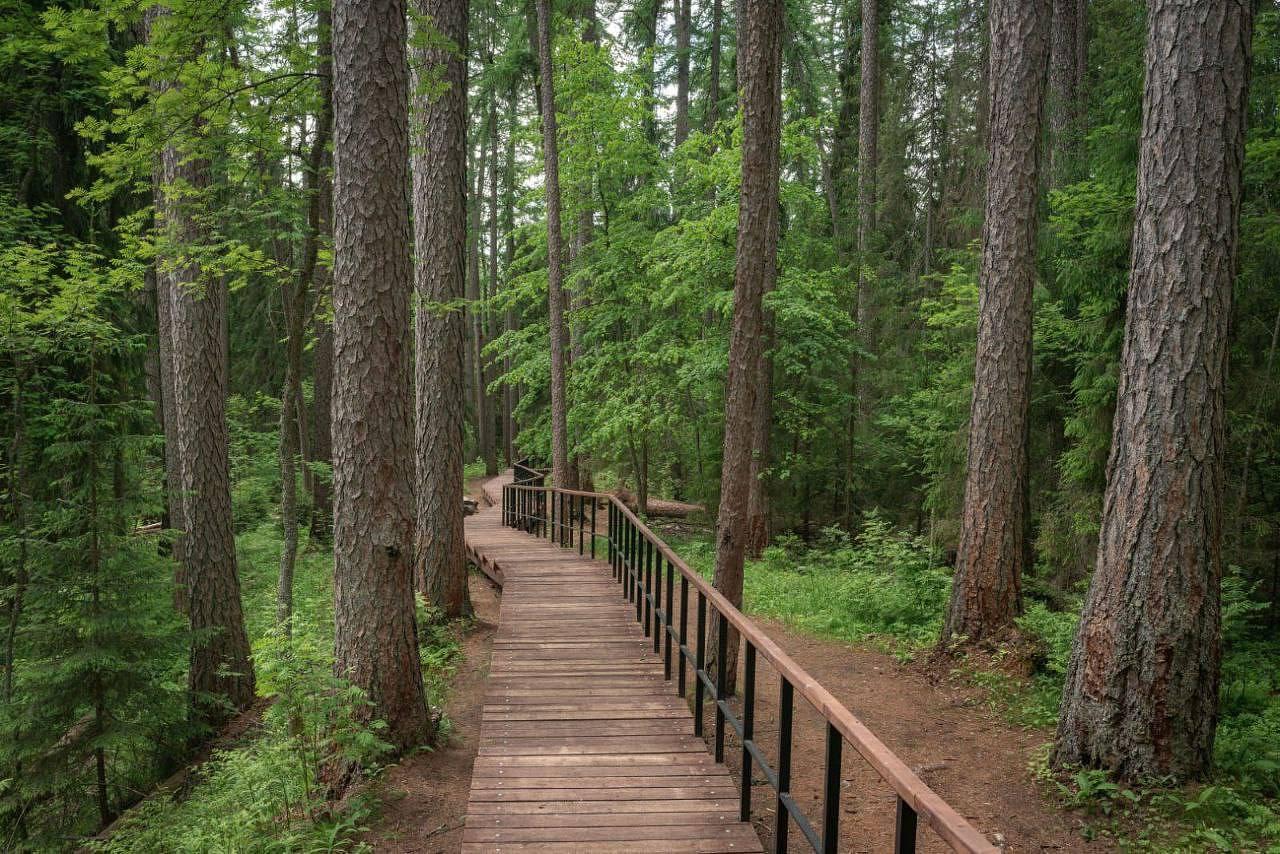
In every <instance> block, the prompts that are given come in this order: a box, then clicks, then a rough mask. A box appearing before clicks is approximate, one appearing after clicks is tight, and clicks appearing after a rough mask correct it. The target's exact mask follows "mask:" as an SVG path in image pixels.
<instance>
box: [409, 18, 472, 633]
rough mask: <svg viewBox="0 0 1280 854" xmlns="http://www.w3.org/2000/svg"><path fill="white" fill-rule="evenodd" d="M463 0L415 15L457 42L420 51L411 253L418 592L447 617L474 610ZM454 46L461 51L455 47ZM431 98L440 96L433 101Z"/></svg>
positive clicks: (415, 59)
mask: <svg viewBox="0 0 1280 854" xmlns="http://www.w3.org/2000/svg"><path fill="white" fill-rule="evenodd" d="M467 7H468V3H467V0H417V11H418V15H419V17H420V18H421V19H423V20H431V21H433V22H434V25H435V28H436V30H437V31H438V33H439V35H440V36H442V37H443V38H445V39H448V40H449V42H451V43H452V44H450V45H445V44H439V43H437V42H436V41H431V42H429V43H428V46H426V47H415V48H414V52H413V62H412V66H413V68H414V69H415V75H421V74H424V73H425V74H431V75H432V79H433V80H439V81H440V82H442V83H444V84H446V85H445V86H444V87H443V88H440V89H438V90H435V91H432V90H430V89H429V90H427V91H424V88H423V83H424V82H425V81H422V80H420V79H415V81H414V84H413V91H414V93H415V94H414V113H413V119H414V121H413V130H414V143H413V205H414V218H413V224H414V247H415V251H414V256H415V257H416V259H417V267H416V282H417V300H418V306H417V316H416V322H415V330H416V334H417V359H418V361H417V369H416V372H415V379H416V384H417V401H418V404H417V405H418V409H417V463H418V465H417V472H418V489H417V498H418V504H417V507H418V524H417V540H416V543H417V544H416V546H415V549H414V555H415V567H416V569H415V578H416V581H417V587H418V589H419V590H421V591H422V592H423V593H424V594H425V595H426V597H427V601H428V602H430V603H431V604H432V605H434V606H436V607H437V608H440V609H441V611H442V612H443V614H444V616H446V617H448V618H451V619H452V618H454V617H460V616H463V615H464V614H468V613H470V612H471V598H470V594H469V593H468V590H467V554H466V544H465V542H464V540H463V528H462V515H463V514H462V496H463V494H464V489H465V485H464V483H463V479H462V463H463V460H462V438H463V409H464V394H465V393H464V391H463V384H464V383H463V358H462V351H463V347H464V346H465V337H466V336H465V333H464V332H463V328H462V327H463V314H462V312H460V311H458V310H457V309H456V308H451V309H447V310H441V309H440V308H439V306H440V305H442V304H449V303H456V302H457V301H458V300H459V299H461V298H462V295H463V288H464V286H463V277H464V275H465V273H464V270H465V264H466V256H465V254H464V253H465V247H466V241H467V198H466V181H467V86H466V61H465V60H464V58H463V57H465V56H466V54H467V15H468V8H467ZM454 45H456V46H457V47H456V49H455V48H454V47H453V46H454ZM433 96H434V97H433Z"/></svg>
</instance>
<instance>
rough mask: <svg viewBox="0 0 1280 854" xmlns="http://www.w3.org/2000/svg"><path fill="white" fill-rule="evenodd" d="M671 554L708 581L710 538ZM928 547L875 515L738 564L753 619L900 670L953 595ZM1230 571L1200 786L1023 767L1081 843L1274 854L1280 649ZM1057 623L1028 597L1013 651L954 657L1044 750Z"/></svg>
mask: <svg viewBox="0 0 1280 854" xmlns="http://www.w3.org/2000/svg"><path fill="white" fill-rule="evenodd" d="M669 541H670V542H671V544H672V546H673V547H674V548H675V549H676V551H677V552H679V553H680V555H681V556H682V557H684V558H685V560H686V561H688V563H689V565H690V566H691V567H693V568H694V569H695V570H696V571H698V572H699V573H701V574H702V575H704V576H705V577H707V578H710V577H711V574H712V568H713V566H714V562H715V546H714V541H713V538H712V536H711V534H710V533H709V532H706V531H701V532H694V533H690V532H689V531H688V529H687V528H686V529H681V530H678V531H677V530H672V531H671V532H669ZM939 563H940V562H939V561H938V560H936V557H935V554H934V552H933V551H932V550H931V549H930V548H929V545H928V543H927V542H925V541H924V540H922V539H921V538H919V537H916V536H913V535H912V534H910V533H907V532H902V531H898V530H894V529H893V528H892V526H890V525H889V524H888V523H887V522H885V521H884V520H882V519H881V518H879V517H877V516H874V515H873V516H871V517H870V518H869V519H868V520H867V521H866V522H865V523H864V525H863V527H862V529H861V531H859V533H858V534H857V535H856V536H851V535H849V534H848V533H846V532H844V531H842V530H841V529H839V528H828V529H826V530H824V531H823V533H822V536H821V537H820V538H819V539H818V540H817V541H816V542H813V543H810V544H806V543H803V542H801V541H800V540H799V539H797V538H795V537H790V536H780V537H777V538H776V539H775V541H774V544H773V545H771V546H770V547H769V548H768V549H766V550H765V552H764V554H763V555H762V556H761V558H760V559H759V560H752V561H748V562H747V566H746V572H745V578H744V589H743V600H744V603H745V606H746V611H747V612H748V613H750V614H754V615H759V616H764V617H769V618H772V619H776V620H779V621H781V622H783V623H784V624H786V625H787V626H789V627H791V628H794V629H798V630H800V631H804V632H808V633H810V634H813V635H815V636H818V637H822V638H827V639H830V640H835V641H841V642H846V643H859V644H870V645H872V646H874V647H876V648H878V649H883V650H886V651H888V652H891V653H892V654H894V655H895V656H897V657H898V658H899V659H900V660H905V659H909V658H910V657H911V656H913V655H914V654H916V653H918V652H922V651H924V650H926V649H928V648H930V647H932V646H933V644H935V643H936V642H937V639H938V636H939V634H940V632H941V628H942V617H943V611H944V609H945V607H946V603H947V598H948V593H949V589H950V583H951V572H950V570H949V569H947V568H946V567H943V566H940V565H939ZM1253 594H1254V591H1253V590H1251V589H1250V588H1249V586H1248V585H1247V584H1246V582H1244V581H1243V580H1242V578H1241V575H1240V574H1239V573H1237V572H1235V571H1232V572H1230V573H1228V575H1227V577H1226V579H1225V580H1224V582H1223V605H1222V613H1223V650H1224V655H1223V668H1222V699H1221V718H1220V722H1219V726H1218V733H1217V740H1216V743H1215V771H1214V775H1213V777H1212V779H1211V780H1209V781H1208V782H1207V783H1205V784H1197V785H1191V786H1180V787H1175V786H1172V785H1170V784H1169V782H1168V781H1163V780H1150V781H1145V782H1144V783H1143V785H1141V786H1131V787H1127V786H1122V785H1119V784H1118V783H1116V782H1115V781H1114V780H1111V779H1110V778H1109V777H1108V776H1107V775H1106V774H1105V773H1104V772H1101V771H1094V770H1076V771H1071V772H1065V773H1064V772H1057V771H1053V770H1051V769H1050V768H1049V763H1048V755H1049V754H1048V744H1047V743H1046V747H1045V749H1044V750H1043V751H1041V752H1040V753H1038V754H1037V756H1036V757H1035V759H1034V760H1033V762H1032V763H1031V770H1032V773H1033V775H1034V776H1035V777H1036V778H1037V779H1038V780H1039V781H1040V783H1041V785H1042V789H1043V790H1044V791H1045V792H1046V794H1047V795H1048V796H1049V797H1050V798H1051V799H1053V800H1054V801H1055V802H1056V803H1058V804H1059V805H1060V806H1061V807H1063V808H1066V809H1072V810H1078V811H1080V812H1081V813H1083V814H1084V815H1085V817H1086V823H1085V826H1084V830H1083V833H1084V835H1085V836H1086V838H1088V839H1095V840H1103V839H1106V840H1108V841H1109V842H1110V843H1111V844H1113V845H1116V846H1117V847H1119V848H1121V849H1122V850H1131V851H1142V852H1146V851H1159V852H1166V851H1167V852H1188V854H1189V853H1190V852H1204V851H1221V852H1265V854H1280V639H1277V638H1276V637H1275V636H1274V631H1272V632H1270V633H1269V632H1268V630H1267V625H1266V620H1267V618H1268V616H1269V615H1268V614H1267V613H1266V606H1265V605H1260V604H1258V603H1257V602H1256V601H1255V600H1254V598H1253ZM1066 604H1067V608H1066V610H1058V609H1055V608H1053V607H1051V606H1050V604H1048V603H1046V602H1043V601H1040V600H1037V599H1034V598H1030V597H1028V601H1027V602H1026V604H1025V610H1024V613H1023V615H1022V616H1021V617H1020V618H1019V619H1018V632H1017V633H1016V636H1015V639H1014V640H1012V641H1010V643H1009V644H1007V645H1005V646H1002V647H1000V648H997V649H996V650H994V651H992V652H990V653H988V654H984V655H982V656H976V655H975V656H972V657H970V658H961V659H960V660H959V662H958V664H957V669H956V674H955V675H956V676H957V677H959V678H961V679H963V680H965V681H967V682H969V683H971V684H973V685H975V686H977V687H979V688H980V689H982V690H981V691H980V696H981V697H982V698H983V701H984V702H985V703H986V704H987V706H988V707H989V708H990V710H991V711H992V712H993V713H994V714H996V715H998V716H1000V717H1001V718H1003V719H1005V720H1006V721H1008V722H1009V723H1010V724H1012V725H1016V726H1020V727H1026V728H1030V729H1035V730H1038V731H1041V732H1044V733H1045V735H1046V739H1047V738H1049V737H1051V734H1052V729H1053V727H1054V726H1056V724H1057V720H1058V707H1059V703H1060V701H1061V697H1062V686H1063V683H1064V680H1065V678H1066V669H1067V663H1068V660H1069V657H1070V653H1071V644H1072V642H1073V640H1074V637H1075V632H1076V626H1077V623H1078V619H1079V618H1078V616H1077V615H1078V613H1079V606H1080V601H1079V598H1075V599H1073V600H1070V601H1068V602H1067V603H1066Z"/></svg>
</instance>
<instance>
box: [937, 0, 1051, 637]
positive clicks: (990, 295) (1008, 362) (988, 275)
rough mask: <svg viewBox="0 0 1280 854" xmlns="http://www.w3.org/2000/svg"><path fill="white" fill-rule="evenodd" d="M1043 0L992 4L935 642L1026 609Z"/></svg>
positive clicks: (993, 628)
mask: <svg viewBox="0 0 1280 854" xmlns="http://www.w3.org/2000/svg"><path fill="white" fill-rule="evenodd" d="M1049 17H1050V6H1049V0H1033V2H1024V0H992V3H991V68H990V75H989V79H990V81H991V97H990V103H991V113H990V122H989V127H990V136H989V143H988V147H989V152H990V154H989V162H988V171H987V204H986V219H985V221H984V223H983V227H982V267H981V272H980V285H979V288H980V290H979V297H978V351H977V359H976V362H975V368H974V384H973V402H972V407H971V410H970V413H971V414H970V426H969V455H968V471H967V474H966V477H965V492H964V511H963V516H962V519H961V530H960V546H959V550H958V555H957V558H956V572H955V579H954V581H953V584H952V588H951V604H950V607H949V608H948V609H947V617H946V622H945V625H944V627H943V633H942V639H943V642H944V643H945V642H947V641H949V640H950V639H951V638H952V637H953V636H957V635H958V636H963V637H965V638H966V639H968V640H969V641H970V642H976V641H980V640H982V639H984V638H986V637H987V636H989V635H992V634H993V633H995V632H998V631H1000V630H1001V629H1003V628H1004V627H1006V626H1007V625H1008V624H1009V623H1010V622H1011V621H1012V620H1013V618H1014V617H1015V616H1016V615H1017V614H1018V613H1019V611H1020V609H1021V607H1022V604H1021V602H1022V600H1021V578H1022V571H1023V569H1024V567H1026V565H1027V564H1028V562H1029V560H1030V542H1029V537H1028V530H1027V526H1028V480H1027V470H1028V465H1029V460H1028V456H1027V435H1028V417H1029V405H1030V392H1031V314H1032V311H1031V296H1032V290H1033V288H1034V285H1035V247H1036V228H1037V225H1038V221H1039V218H1038V213H1037V204H1036V197H1037V190H1038V187H1039V169H1040V148H1041V140H1040V122H1041V114H1042V113H1043V111H1044V109H1043V107H1044V87H1045V72H1046V66H1047V63H1048V58H1049Z"/></svg>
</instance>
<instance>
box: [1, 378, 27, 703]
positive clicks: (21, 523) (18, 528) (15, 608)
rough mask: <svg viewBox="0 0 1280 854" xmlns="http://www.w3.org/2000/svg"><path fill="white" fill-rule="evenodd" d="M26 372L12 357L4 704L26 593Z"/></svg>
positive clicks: (9, 693) (10, 683) (8, 695)
mask: <svg viewBox="0 0 1280 854" xmlns="http://www.w3.org/2000/svg"><path fill="white" fill-rule="evenodd" d="M25 378H26V368H25V366H24V365H23V363H22V362H21V361H20V356H19V355H18V354H17V353H15V354H14V365H13V410H12V415H13V424H12V426H13V436H12V438H11V439H10V441H9V460H8V462H9V479H8V480H9V482H8V484H6V485H7V487H8V490H9V519H10V523H11V524H12V526H13V530H14V533H15V534H16V538H17V540H18V548H17V549H16V550H15V554H14V557H13V561H14V567H13V592H12V593H11V594H10V597H9V615H8V623H9V625H8V627H7V629H6V631H5V639H4V701H5V704H6V705H7V704H8V703H11V702H12V701H13V668H14V665H15V663H16V658H15V656H16V651H17V639H18V625H19V624H20V623H21V622H22V606H23V601H24V599H25V598H26V593H27V581H28V578H27V537H28V536H29V532H28V531H27V500H26V499H27V489H28V488H29V485H28V484H27V447H26V446H27V414H26V404H25V401H24V399H23V391H24V385H25Z"/></svg>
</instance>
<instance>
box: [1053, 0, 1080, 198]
mask: <svg viewBox="0 0 1280 854" xmlns="http://www.w3.org/2000/svg"><path fill="white" fill-rule="evenodd" d="M1081 23H1082V21H1081V10H1080V8H1079V0H1053V27H1052V37H1051V48H1050V60H1049V141H1050V145H1049V175H1050V180H1051V185H1052V186H1054V187H1060V186H1062V185H1063V184H1067V183H1070V181H1071V180H1072V177H1073V168H1072V167H1073V164H1074V159H1075V145H1076V133H1077V129H1076V117H1077V115H1078V114H1079V110H1080V90H1079V83H1080V74H1079V69H1078V68H1077V66H1076V63H1077V62H1079V60H1080V55H1079V41H1080V38H1079V31H1078V27H1079V26H1080V24H1081Z"/></svg>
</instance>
